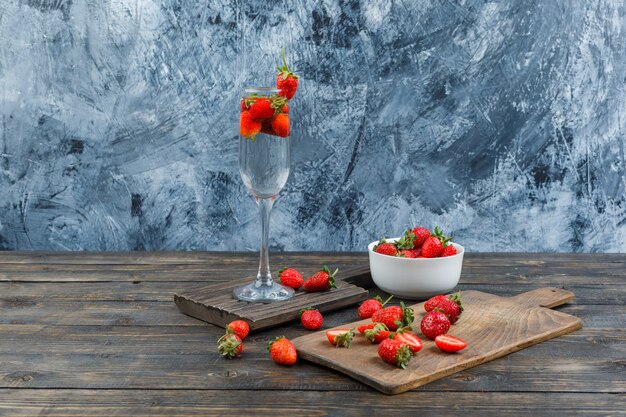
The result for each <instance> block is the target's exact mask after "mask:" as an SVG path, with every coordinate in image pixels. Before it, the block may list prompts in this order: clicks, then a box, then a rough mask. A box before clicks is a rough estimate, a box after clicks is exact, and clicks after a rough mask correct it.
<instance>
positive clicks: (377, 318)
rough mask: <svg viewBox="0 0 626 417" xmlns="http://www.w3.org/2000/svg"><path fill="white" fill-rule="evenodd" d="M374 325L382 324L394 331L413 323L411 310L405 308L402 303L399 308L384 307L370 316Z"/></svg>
mask: <svg viewBox="0 0 626 417" xmlns="http://www.w3.org/2000/svg"><path fill="white" fill-rule="evenodd" d="M372 321H373V322H374V323H383V324H384V325H385V326H387V328H388V329H389V330H392V331H395V330H398V328H399V327H402V326H409V325H410V324H411V323H413V310H412V309H410V308H406V307H405V306H404V303H400V305H399V306H391V307H385V308H383V309H382V310H378V311H376V312H375V313H374V314H373V315H372Z"/></svg>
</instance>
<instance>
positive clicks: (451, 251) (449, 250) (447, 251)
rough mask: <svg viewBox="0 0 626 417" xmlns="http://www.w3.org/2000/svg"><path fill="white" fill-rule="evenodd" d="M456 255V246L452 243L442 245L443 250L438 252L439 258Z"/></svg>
mask: <svg viewBox="0 0 626 417" xmlns="http://www.w3.org/2000/svg"><path fill="white" fill-rule="evenodd" d="M452 255H456V248H455V247H454V246H452V245H448V246H444V248H443V250H442V251H441V253H440V254H439V257H440V258H444V257H446V256H452Z"/></svg>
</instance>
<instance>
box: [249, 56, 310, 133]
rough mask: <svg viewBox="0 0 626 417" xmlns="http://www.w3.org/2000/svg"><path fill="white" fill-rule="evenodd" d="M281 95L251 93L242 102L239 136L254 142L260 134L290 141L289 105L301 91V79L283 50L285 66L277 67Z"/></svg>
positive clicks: (279, 93)
mask: <svg viewBox="0 0 626 417" xmlns="http://www.w3.org/2000/svg"><path fill="white" fill-rule="evenodd" d="M276 69H277V70H278V74H277V75H276V88H277V89H278V94H277V95H271V96H259V95H258V94H251V95H249V96H247V97H244V98H242V99H241V113H240V115H239V133H240V134H241V136H243V137H245V138H248V139H250V140H254V137H255V136H256V135H257V134H259V132H262V133H267V134H268V135H274V136H280V137H283V138H286V137H287V136H289V131H290V124H289V104H287V102H288V101H289V100H291V99H292V98H293V96H294V95H295V94H296V90H297V89H298V76H297V75H296V74H294V73H293V72H291V71H290V70H289V67H288V66H287V61H286V60H285V50H284V49H283V66H282V67H276Z"/></svg>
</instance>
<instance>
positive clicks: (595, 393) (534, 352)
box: [0, 252, 626, 417]
mask: <svg viewBox="0 0 626 417" xmlns="http://www.w3.org/2000/svg"><path fill="white" fill-rule="evenodd" d="M322 262H323V263H327V264H329V265H330V266H332V267H334V266H338V267H340V268H345V267H349V266H356V265H363V264H366V263H367V255H366V254H364V253H327V254H321V253H279V254H273V255H272V266H273V269H274V270H278V268H279V267H281V266H284V265H297V266H302V267H308V268H312V267H315V266H317V265H319V264H320V263H322ZM255 267H256V254H253V253H246V254H240V253H239V254H236V253H190V252H185V253H178V252H177V253H172V252H164V253H137V252H133V253H106V254H103V253H75V252H74V253H42V252H28V253H25V252H3V253H0V384H1V386H0V415H2V416H5V415H6V416H40V415H62V416H83V415H88V416H95V415H97V416H113V415H115V416H118V415H124V416H125V415H128V416H131V415H132V416H156V415H176V416H198V415H268V416H281V415H289V416H309V415H311V416H319V415H333V416H358V415H377V416H383V415H403V416H407V417H408V416H412V415H437V416H474V415H475V416H502V415H529V416H535V415H558V416H563V415H567V416H571V415H584V416H593V415H602V416H605V415H626V329H625V327H626V308H625V304H626V285H625V284H626V255H622V254H485V253H483V254H468V255H467V256H466V259H465V263H464V269H463V274H462V277H461V285H460V286H459V288H460V289H461V290H464V289H474V290H481V291H485V292H490V293H493V294H498V295H502V296H509V295H514V294H517V293H520V292H523V291H529V290H531V289H534V288H539V287H543V286H555V287H561V288H566V289H568V290H571V291H573V292H574V293H575V294H576V297H577V299H576V301H575V302H574V303H572V304H570V305H566V306H563V307H560V308H559V310H560V311H563V312H566V313H570V314H574V315H576V316H578V317H580V318H581V319H582V320H583V322H584V328H583V329H582V330H580V331H577V332H575V333H573V334H570V335H567V336H563V337H560V338H557V339H553V340H550V341H548V342H544V343H541V344H539V345H536V346H533V347H530V348H528V349H524V350H522V351H520V352H516V353H513V354H511V355H508V356H506V357H504V358H501V359H497V360H495V361H492V362H489V363H487V364H484V365H481V366H478V367H475V368H472V369H468V370H466V371H463V372H460V373H457V374H455V375H452V376H450V377H447V378H444V379H441V380H439V381H436V382H433V383H431V384H428V385H426V386H423V387H420V388H418V389H416V390H414V391H411V392H407V393H405V394H401V395H398V396H386V395H383V394H380V393H378V392H376V391H374V390H372V389H370V388H368V387H366V386H364V385H362V384H360V383H358V382H356V381H354V380H352V379H350V378H349V377H346V376H344V375H342V374H340V373H336V372H333V371H330V370H328V369H325V368H321V367H318V366H316V365H313V364H310V363H307V362H305V361H299V362H298V363H297V364H296V365H295V366H294V367H292V368H286V367H281V366H278V365H275V364H274V363H273V362H272V361H271V360H270V358H269V356H268V354H267V351H266V343H267V341H268V340H269V339H272V338H273V337H275V336H277V335H286V336H287V337H290V338H293V337H296V336H298V335H301V334H303V333H304V332H306V331H305V330H303V329H302V328H301V327H300V326H299V325H297V324H290V325H286V326H283V327H279V328H275V329H270V330H266V331H263V332H259V333H255V334H253V335H251V336H249V338H248V340H247V341H246V342H247V343H246V344H245V353H244V355H243V356H242V357H241V358H239V359H237V360H232V361H228V360H224V359H221V358H220V357H219V355H218V354H217V353H216V351H215V341H216V340H217V338H218V337H219V335H220V334H221V333H222V332H223V330H222V329H220V328H217V327H215V326H212V325H208V324H206V323H204V322H201V321H198V320H195V319H193V318H190V317H187V316H184V315H182V314H181V313H179V312H178V310H177V309H176V306H175V305H174V302H173V293H174V292H176V291H179V290H181V289H184V288H188V287H190V286H194V285H198V284H199V283H205V282H213V281H221V280H229V279H232V278H234V277H241V276H245V275H246V274H252V273H254V269H255ZM371 292H372V293H374V294H375V293H377V291H376V290H375V289H372V290H371ZM354 318H355V310H354V308H348V309H344V310H342V311H338V312H335V313H330V314H327V315H326V321H325V325H326V326H329V327H330V326H336V325H339V324H342V323H344V322H348V321H352V320H354ZM416 359H417V358H416Z"/></svg>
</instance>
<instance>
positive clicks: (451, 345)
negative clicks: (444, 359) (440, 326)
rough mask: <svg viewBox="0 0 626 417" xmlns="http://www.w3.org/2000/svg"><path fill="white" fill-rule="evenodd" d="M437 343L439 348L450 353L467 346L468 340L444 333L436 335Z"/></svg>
mask: <svg viewBox="0 0 626 417" xmlns="http://www.w3.org/2000/svg"><path fill="white" fill-rule="evenodd" d="M435 344H436V345H437V347H438V348H439V349H441V350H443V351H444V352H450V353H454V352H458V351H459V350H463V349H465V347H466V346H467V342H465V340H462V339H459V338H458V337H454V336H451V335H449V334H442V335H439V336H437V337H435Z"/></svg>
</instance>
